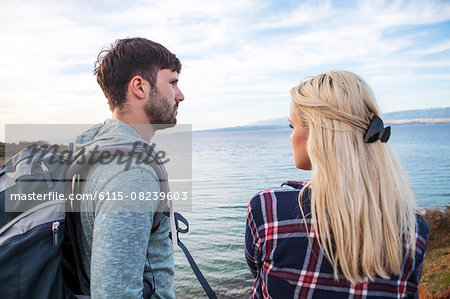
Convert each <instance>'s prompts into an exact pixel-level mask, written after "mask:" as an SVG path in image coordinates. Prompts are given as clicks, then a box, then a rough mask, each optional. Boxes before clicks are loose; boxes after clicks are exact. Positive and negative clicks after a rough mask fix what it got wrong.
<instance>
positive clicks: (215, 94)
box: [0, 0, 450, 138]
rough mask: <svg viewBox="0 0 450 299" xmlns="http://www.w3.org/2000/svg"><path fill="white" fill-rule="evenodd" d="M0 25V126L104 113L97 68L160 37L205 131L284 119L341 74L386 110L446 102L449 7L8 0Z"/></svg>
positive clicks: (184, 118) (192, 114)
mask: <svg viewBox="0 0 450 299" xmlns="http://www.w3.org/2000/svg"><path fill="white" fill-rule="evenodd" d="M0 20H1V21H0V38H1V40H2V43H3V44H4V45H6V46H3V47H1V48H0V68H1V69H2V71H1V72H0V104H1V105H2V110H1V111H0V119H1V123H0V125H3V124H4V123H17V122H30V121H33V122H37V123H57V122H68V123H74V122H84V123H94V122H99V121H101V120H102V118H104V117H107V116H108V115H109V112H108V108H107V105H106V104H105V103H106V100H105V98H104V96H103V94H102V92H101V90H100V88H99V87H98V85H97V84H96V82H95V78H94V77H93V75H92V69H93V62H94V61H95V58H96V55H97V53H98V52H99V51H100V49H102V48H103V47H105V46H108V45H109V44H111V43H112V42H113V41H114V40H115V39H117V38H123V37H127V36H144V37H147V38H150V39H152V40H155V41H158V42H160V43H162V44H163V45H165V46H166V47H167V48H169V49H170V50H171V51H173V52H174V53H176V54H177V56H178V57H180V59H181V60H182V63H183V71H182V74H181V76H180V86H181V88H182V90H183V92H184V94H185V98H186V100H185V102H184V103H182V104H181V106H180V111H179V119H180V122H185V123H193V124H194V126H195V127H197V128H213V127H220V126H229V125H240V124H245V123H250V122H253V121H256V120H260V119H264V118H274V117H280V116H283V115H285V114H286V113H287V108H286V107H287V106H286V103H288V102H289V89H290V88H291V87H292V86H294V85H295V84H297V83H298V82H299V81H300V79H301V78H303V77H305V76H308V75H314V74H317V73H318V72H322V71H326V70H328V69H336V68H344V69H349V70H352V71H355V72H357V73H358V74H360V75H361V76H363V77H364V78H366V79H367V81H369V83H371V84H373V86H372V87H373V89H374V90H375V91H376V90H377V89H380V90H383V92H382V93H383V95H384V97H383V99H381V100H380V106H381V108H382V110H388V109H391V107H393V105H392V101H395V103H396V104H395V107H404V108H405V109H414V108H426V107H425V105H431V106H443V105H448V103H449V102H448V97H447V96H446V93H445V92H447V91H448V88H445V87H446V86H448V75H449V73H450V72H449V71H447V70H442V68H444V67H446V66H448V64H449V60H448V59H447V58H444V57H443V56H445V54H446V53H448V52H449V50H450V46H449V43H450V41H449V39H448V32H449V22H450V3H449V2H445V1H354V2H347V3H341V2H338V1H302V2H301V3H298V4H297V3H295V2H278V1H274V0H273V1H268V0H267V1H252V0H244V1H234V2H232V3H230V2H229V1H204V0H194V1H189V2H179V1H174V0H167V1H133V2H129V3H125V2H122V1H95V2H92V1H87V0H84V1H63V2H61V1H54V0H43V1H39V3H35V2H33V1H21V2H7V3H3V4H2V10H1V11H0ZM445 33H447V34H445ZM424 38H426V39H427V40H426V43H424V42H423V40H424ZM439 66H441V67H439ZM447 69H448V68H447ZM405 70H406V71H405ZM432 80H436V81H437V83H436V84H439V86H441V87H439V89H438V90H434V91H433V93H434V97H433V100H430V101H427V102H426V103H423V101H422V102H420V101H418V100H417V101H414V102H411V101H409V98H410V97H409V96H410V94H412V93H414V92H415V89H417V90H416V91H417V94H424V92H423V90H425V89H427V88H436V85H435V84H434V83H430V82H431V81H432ZM408 81H410V82H418V81H422V82H424V83H423V84H422V85H423V86H422V87H420V89H418V88H419V87H417V86H416V85H417V84H414V85H411V86H405V82H408ZM396 83H398V84H399V86H401V88H402V90H403V93H404V94H405V96H401V94H402V92H398V91H397V90H394V88H395V84H396ZM383 84H387V85H388V86H389V88H387V89H386V87H385V86H383ZM389 90H390V91H391V92H389ZM390 94H395V95H396V96H395V98H394V97H392V96H390ZM447 94H448V93H447ZM48 107H51V108H48ZM397 110H398V109H397ZM230 115H232V116H233V117H230ZM0 138H1V136H0Z"/></svg>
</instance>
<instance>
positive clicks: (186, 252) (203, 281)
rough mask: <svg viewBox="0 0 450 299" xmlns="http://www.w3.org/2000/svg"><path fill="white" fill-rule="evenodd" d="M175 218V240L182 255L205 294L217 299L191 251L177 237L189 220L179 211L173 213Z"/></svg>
mask: <svg viewBox="0 0 450 299" xmlns="http://www.w3.org/2000/svg"><path fill="white" fill-rule="evenodd" d="M164 215H166V216H169V215H168V213H164ZM174 216H175V217H174V218H175V225H176V232H177V236H176V238H177V240H178V246H179V247H180V248H181V250H183V253H184V255H185V256H186V259H187V260H188V262H189V265H190V266H191V268H192V271H194V274H195V277H197V280H198V282H199V283H200V285H201V286H202V288H203V290H204V291H205V293H206V295H208V298H209V299H217V296H216V293H214V291H213V289H212V288H211V286H210V285H209V283H208V281H207V280H206V278H205V276H203V274H202V271H200V268H199V267H198V266H197V263H196V262H195V260H194V258H193V257H192V255H191V253H190V252H189V250H188V249H187V247H186V246H185V245H184V243H183V242H181V240H180V239H179V236H178V234H179V233H182V234H185V233H187V232H188V231H189V222H188V221H187V220H186V218H184V217H183V216H182V215H181V214H180V213H174ZM178 221H180V222H182V223H183V224H184V225H185V226H186V228H181V227H180V225H179V223H178ZM169 237H170V238H171V239H172V238H173V236H172V234H170V235H169Z"/></svg>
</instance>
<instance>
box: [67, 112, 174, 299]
mask: <svg viewBox="0 0 450 299" xmlns="http://www.w3.org/2000/svg"><path fill="white" fill-rule="evenodd" d="M135 141H139V142H145V141H144V140H143V139H142V138H141V137H140V136H139V135H138V134H137V132H136V131H135V130H134V129H133V128H132V127H130V126H129V125H128V124H126V123H124V122H122V121H119V120H112V119H108V120H106V121H105V122H104V123H103V124H99V125H96V126H94V127H92V128H91V129H89V130H87V131H86V132H84V133H83V134H82V135H80V136H79V137H78V138H77V140H76V150H79V149H81V148H83V147H85V148H86V150H91V149H93V148H94V147H95V146H96V145H98V146H100V147H104V146H112V145H118V144H125V143H127V144H133V143H134V142H135ZM124 168H125V167H124V165H119V164H118V163H115V162H111V163H109V164H107V165H97V164H96V165H94V166H93V167H91V169H90V171H89V173H88V175H87V178H86V184H85V186H84V188H83V190H82V193H84V194H95V192H97V196H98V195H99V192H103V193H102V194H103V196H104V198H106V196H109V197H110V198H112V197H113V196H115V197H116V198H117V197H119V194H122V196H123V197H125V196H126V197H127V198H122V201H121V204H126V205H127V207H131V210H132V211H117V210H118V205H117V201H112V200H95V201H92V200H91V201H86V200H83V201H81V209H82V212H81V214H80V216H81V222H82V229H81V231H79V232H78V233H79V236H80V239H81V242H80V243H81V244H80V247H81V248H80V250H81V255H82V259H83V267H84V269H85V270H86V273H87V274H88V275H89V278H90V283H91V285H90V286H91V298H92V299H97V298H122V299H125V298H142V291H143V277H146V279H147V280H148V281H150V282H153V281H154V284H155V289H156V292H155V294H154V295H153V297H152V298H165V299H166V298H167V299H170V298H175V294H174V292H173V275H174V270H173V251H172V244H171V241H170V239H169V238H168V234H169V231H170V222H169V218H168V217H162V219H161V222H160V226H159V228H158V230H157V231H156V232H155V233H151V228H152V223H153V217H154V213H153V212H138V211H141V209H140V207H138V206H136V209H133V205H134V204H136V205H138V204H142V202H139V201H136V200H135V201H132V200H131V197H132V196H135V197H138V196H139V194H145V193H146V194H148V192H159V188H160V186H159V181H158V177H157V175H156V173H155V171H154V170H153V168H152V167H151V166H150V165H146V164H139V165H137V164H136V163H133V164H132V165H131V167H129V169H128V170H126V171H125V170H124ZM120 192H121V193H120ZM145 204H146V205H153V207H150V209H148V208H149V207H148V206H147V207H146V209H145V210H146V211H150V210H151V209H152V208H153V210H154V211H156V207H157V205H158V201H156V200H152V201H148V202H146V203H145Z"/></svg>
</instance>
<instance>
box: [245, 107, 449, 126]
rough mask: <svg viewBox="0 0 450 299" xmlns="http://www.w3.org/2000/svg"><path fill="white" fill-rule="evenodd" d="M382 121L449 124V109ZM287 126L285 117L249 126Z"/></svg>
mask: <svg viewBox="0 0 450 299" xmlns="http://www.w3.org/2000/svg"><path fill="white" fill-rule="evenodd" d="M383 119H384V120H386V121H387V122H389V121H391V122H392V123H408V122H406V121H403V120H410V121H409V122H410V123H411V122H421V123H424V122H450V107H445V108H430V109H417V110H405V111H397V112H388V113H383ZM427 120H428V121H427ZM438 120H439V121H438ZM398 121H402V122H398ZM287 125H289V124H288V120H287V116H286V117H281V118H273V119H267V120H262V121H258V122H255V123H251V124H249V126H287Z"/></svg>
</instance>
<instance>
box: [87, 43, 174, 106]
mask: <svg viewBox="0 0 450 299" xmlns="http://www.w3.org/2000/svg"><path fill="white" fill-rule="evenodd" d="M162 69H170V70H172V71H174V72H175V71H176V72H177V73H179V72H180V71H181V63H180V61H179V60H178V58H177V57H176V56H175V55H174V54H173V53H171V52H170V51H169V50H167V49H166V48H165V47H164V46H162V45H160V44H158V43H155V42H153V41H151V40H148V39H145V38H139V37H136V38H125V39H118V40H116V42H115V43H114V44H112V45H111V48H110V49H104V50H102V51H101V52H100V53H99V54H98V56H97V61H96V62H95V70H94V74H95V75H96V76H97V82H98V84H99V85H100V87H101V88H102V90H103V93H104V94H105V96H106V98H107V99H108V104H109V109H111V111H112V110H113V109H114V108H115V107H117V108H119V109H121V108H123V106H124V104H125V101H126V94H127V89H128V83H129V82H130V80H131V78H133V77H134V76H141V77H142V78H144V79H145V80H147V81H149V82H150V84H151V86H152V87H155V86H156V74H157V73H158V71H159V70H162Z"/></svg>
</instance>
